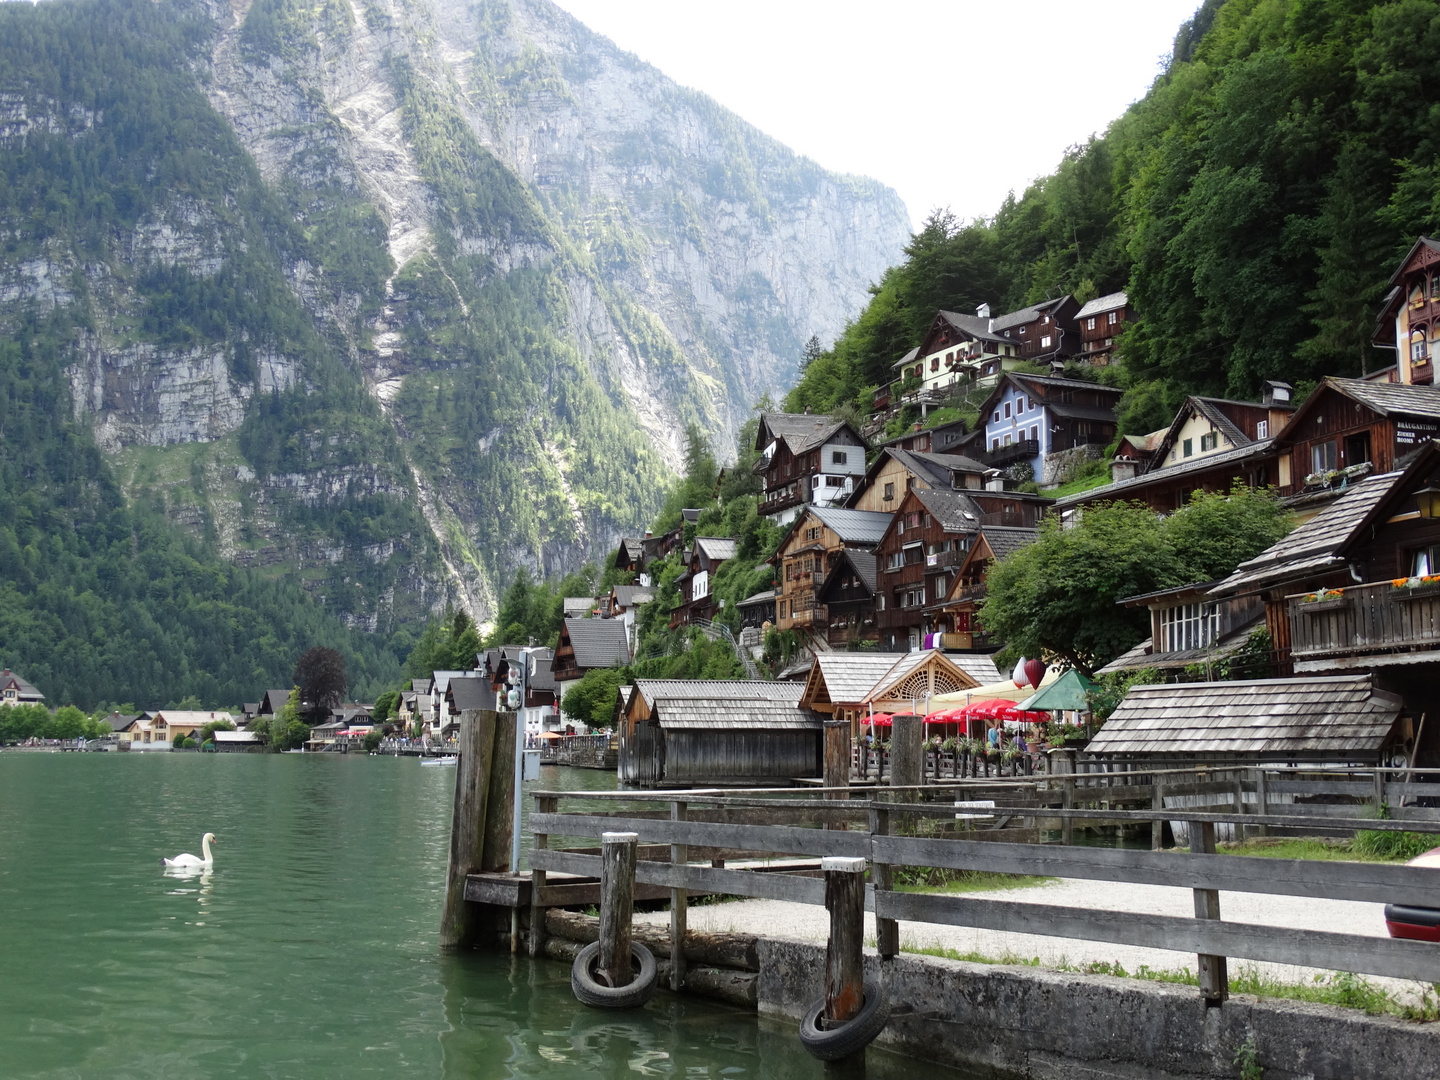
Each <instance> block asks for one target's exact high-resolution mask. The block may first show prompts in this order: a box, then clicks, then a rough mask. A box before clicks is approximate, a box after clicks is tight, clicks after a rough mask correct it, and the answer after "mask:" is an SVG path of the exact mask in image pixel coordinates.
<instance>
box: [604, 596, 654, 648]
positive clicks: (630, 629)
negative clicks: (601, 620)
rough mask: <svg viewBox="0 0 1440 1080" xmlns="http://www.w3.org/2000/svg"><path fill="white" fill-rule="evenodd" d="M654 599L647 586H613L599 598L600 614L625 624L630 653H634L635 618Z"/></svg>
mask: <svg viewBox="0 0 1440 1080" xmlns="http://www.w3.org/2000/svg"><path fill="white" fill-rule="evenodd" d="M654 599H655V593H654V591H653V590H652V589H651V588H650V587H649V586H648V585H615V586H612V587H611V589H610V594H609V595H608V596H602V597H601V598H600V612H601V614H602V615H604V616H605V618H607V619H619V620H620V621H621V622H623V623H624V624H625V637H626V639H627V640H628V641H629V642H630V651H631V652H634V651H635V644H636V642H635V617H636V615H637V614H638V613H639V610H640V608H641V607H642V606H644V605H645V604H648V603H650V602H652V601H653V600H654Z"/></svg>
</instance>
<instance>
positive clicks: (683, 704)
mask: <svg viewBox="0 0 1440 1080" xmlns="http://www.w3.org/2000/svg"><path fill="white" fill-rule="evenodd" d="M775 685H779V684H775ZM785 685H789V686H795V687H799V686H800V684H799V683H788V684H785ZM652 709H653V710H654V716H655V721H656V723H658V724H659V725H660V726H661V727H662V728H723V729H725V730H731V729H735V728H768V729H775V728H798V729H801V730H814V731H818V730H819V729H820V728H821V727H822V726H823V725H824V722H825V721H824V717H822V716H821V715H820V714H819V713H816V712H811V711H810V710H809V709H802V708H800V705H799V702H798V701H791V700H788V699H774V698H733V697H709V698H706V697H661V698H657V699H656V700H655V701H654V703H653V704H652Z"/></svg>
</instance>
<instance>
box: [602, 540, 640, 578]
mask: <svg viewBox="0 0 1440 1080" xmlns="http://www.w3.org/2000/svg"><path fill="white" fill-rule="evenodd" d="M647 535H648V534H647ZM610 565H611V566H613V567H615V569H616V570H627V571H629V572H630V573H632V574H639V573H640V572H641V571H643V570H644V569H645V541H644V540H643V539H640V538H637V537H633V536H622V537H621V538H620V544H619V546H617V547H616V548H615V555H614V556H613V557H612V558H611V560H610Z"/></svg>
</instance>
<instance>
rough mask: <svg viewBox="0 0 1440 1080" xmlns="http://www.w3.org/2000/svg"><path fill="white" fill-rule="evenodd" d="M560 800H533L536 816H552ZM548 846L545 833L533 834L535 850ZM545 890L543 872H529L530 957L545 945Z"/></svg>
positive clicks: (553, 798) (549, 798)
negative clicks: (542, 904) (541, 891)
mask: <svg viewBox="0 0 1440 1080" xmlns="http://www.w3.org/2000/svg"><path fill="white" fill-rule="evenodd" d="M559 804H560V800H559V799H557V798H555V797H554V796H553V795H542V796H540V797H539V798H537V799H536V800H535V812H536V813H537V814H553V813H555V810H556V808H557V807H558V806H559ZM549 846H550V837H549V836H547V835H546V834H545V833H536V834H535V850H536V851H543V850H544V849H545V848H547V847H549ZM543 888H545V871H544V870H535V869H533V868H532V869H531V871H530V955H531V956H539V955H540V951H541V948H542V946H544V944H545V908H544V907H543V906H541V904H540V890H541V889H543Z"/></svg>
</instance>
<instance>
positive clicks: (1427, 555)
mask: <svg viewBox="0 0 1440 1080" xmlns="http://www.w3.org/2000/svg"><path fill="white" fill-rule="evenodd" d="M1410 573H1411V574H1414V575H1415V576H1416V577H1429V576H1430V575H1431V574H1435V573H1440V544H1432V545H1431V546H1430V547H1423V548H1417V549H1416V550H1414V551H1412V552H1411V553H1410Z"/></svg>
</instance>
